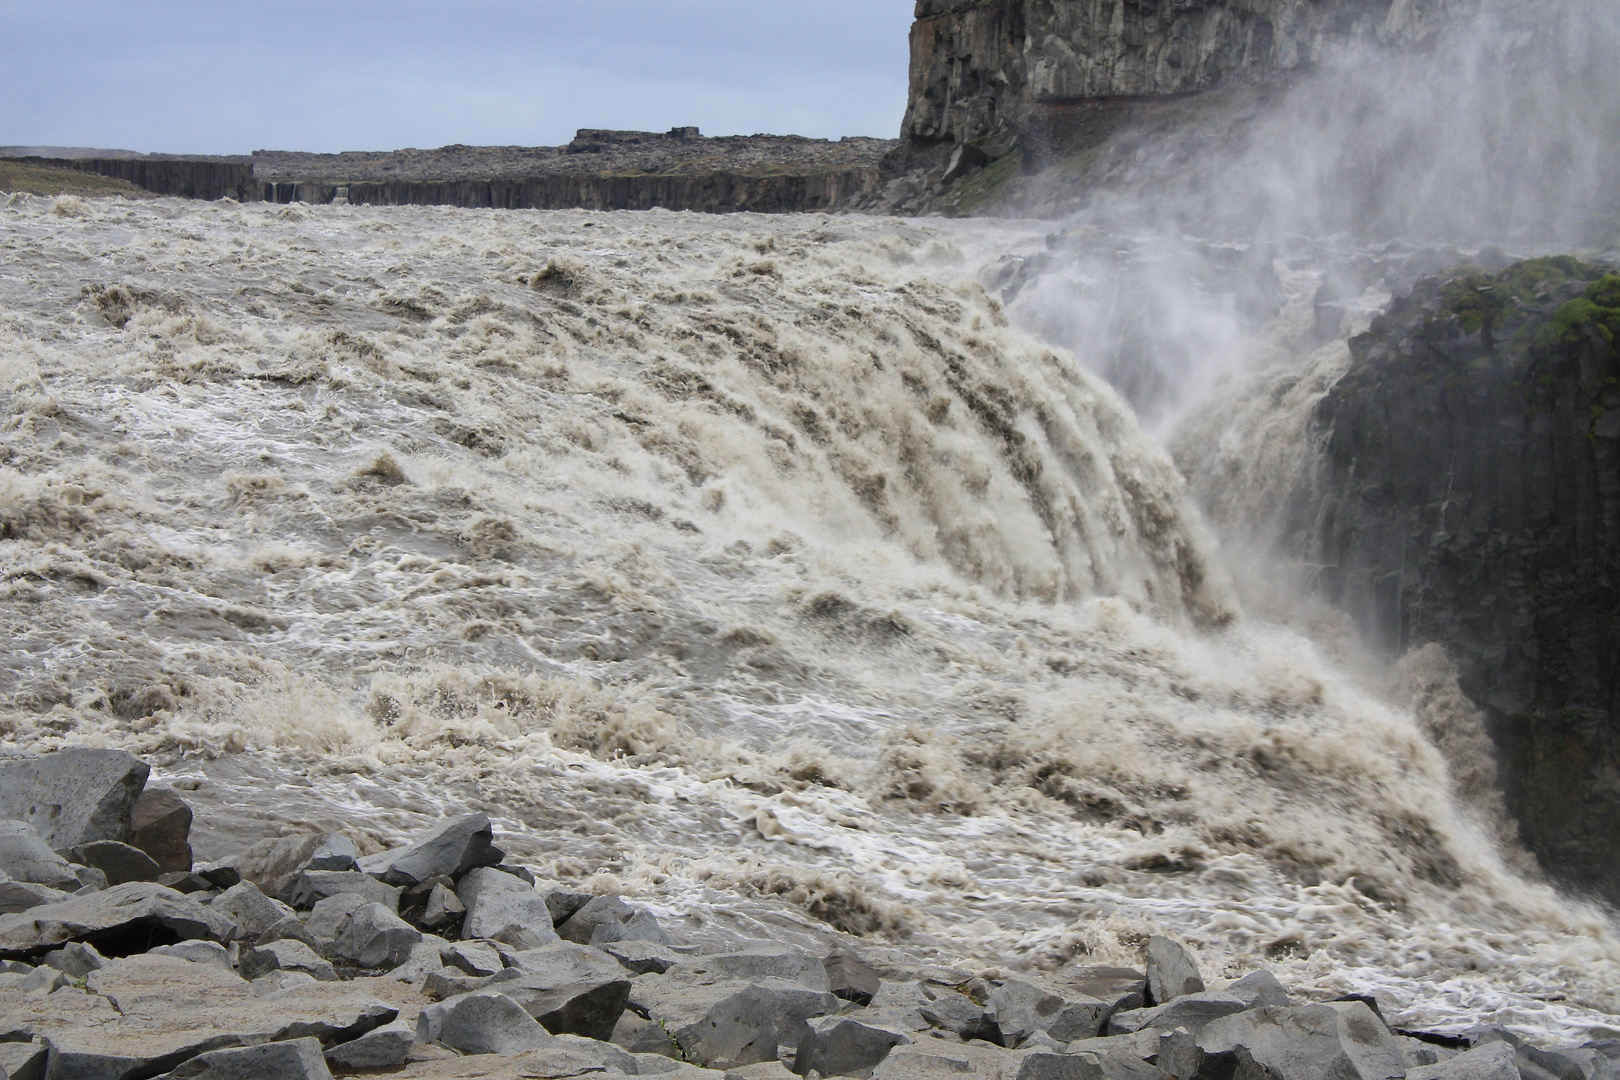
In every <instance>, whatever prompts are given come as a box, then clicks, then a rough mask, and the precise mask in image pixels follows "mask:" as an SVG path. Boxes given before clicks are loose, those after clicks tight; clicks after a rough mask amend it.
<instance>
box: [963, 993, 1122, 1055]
mask: <svg viewBox="0 0 1620 1080" xmlns="http://www.w3.org/2000/svg"><path fill="white" fill-rule="evenodd" d="M988 1004H989V1010H990V1012H991V1014H992V1015H993V1016H994V1017H995V1021H996V1025H997V1027H999V1028H1000V1029H1001V1035H1002V1039H1003V1041H1004V1042H1005V1043H1006V1044H1007V1045H1009V1046H1017V1045H1021V1044H1022V1043H1023V1042H1024V1041H1025V1040H1026V1039H1027V1038H1029V1036H1031V1035H1033V1034H1035V1033H1036V1032H1044V1033H1045V1034H1047V1035H1049V1036H1050V1037H1051V1038H1052V1039H1054V1040H1056V1041H1057V1042H1058V1043H1060V1044H1063V1045H1067V1044H1068V1043H1071V1042H1073V1041H1074V1040H1076V1039H1092V1038H1096V1036H1097V1034H1098V1032H1099V1031H1101V1030H1102V1026H1103V1024H1104V1023H1105V1022H1106V1021H1107V1019H1108V1014H1109V1013H1110V1012H1112V1011H1113V1010H1112V1007H1111V1006H1110V1005H1109V1003H1107V1002H1105V1001H1099V1000H1097V999H1096V998H1088V997H1081V996H1080V995H1075V996H1074V997H1072V998H1071V997H1065V996H1061V995H1059V994H1057V993H1055V992H1054V991H1053V990H1052V989H1051V988H1050V987H1047V986H1037V985H1036V984H1034V983H1031V982H1025V981H1023V980H1022V979H1008V980H1007V981H1006V982H1004V983H1002V984H1001V985H1000V986H998V987H997V988H996V989H994V990H992V991H991V992H990V998H989V1003H988Z"/></svg>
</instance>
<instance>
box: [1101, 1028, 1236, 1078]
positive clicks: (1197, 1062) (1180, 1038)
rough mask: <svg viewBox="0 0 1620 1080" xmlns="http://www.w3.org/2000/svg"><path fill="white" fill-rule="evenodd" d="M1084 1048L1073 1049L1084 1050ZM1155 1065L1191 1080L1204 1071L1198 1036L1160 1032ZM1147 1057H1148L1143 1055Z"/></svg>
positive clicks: (1178, 1030)
mask: <svg viewBox="0 0 1620 1080" xmlns="http://www.w3.org/2000/svg"><path fill="white" fill-rule="evenodd" d="M1083 1048H1084V1047H1083V1046H1077V1047H1072V1048H1071V1049H1077V1050H1078V1049H1083ZM1152 1049H1153V1051H1154V1053H1153V1055H1152V1058H1153V1063H1154V1064H1155V1065H1157V1066H1158V1067H1159V1069H1160V1071H1162V1072H1166V1073H1169V1074H1170V1075H1171V1076H1174V1077H1177V1078H1179V1080H1191V1078H1192V1077H1195V1076H1197V1075H1199V1073H1200V1072H1201V1071H1202V1070H1203V1067H1204V1062H1205V1060H1207V1057H1208V1055H1206V1054H1205V1053H1204V1052H1203V1051H1202V1050H1200V1049H1199V1048H1198V1036H1196V1035H1194V1034H1193V1033H1192V1032H1190V1031H1188V1030H1187V1029H1186V1028H1174V1029H1172V1030H1170V1031H1160V1032H1158V1037H1157V1039H1155V1045H1154V1046H1153V1048H1152ZM1143 1056H1146V1055H1143Z"/></svg>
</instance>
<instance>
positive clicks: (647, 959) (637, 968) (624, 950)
mask: <svg viewBox="0 0 1620 1080" xmlns="http://www.w3.org/2000/svg"><path fill="white" fill-rule="evenodd" d="M596 947H597V948H600V949H601V950H602V951H603V952H605V953H607V954H608V955H609V956H611V957H613V959H615V960H617V961H618V962H619V963H620V965H622V966H623V967H624V968H625V969H626V970H628V971H630V972H632V973H634V974H636V975H649V974H651V975H662V974H663V973H664V972H666V971H668V970H669V969H670V968H671V967H673V966H674V965H675V964H678V963H680V962H681V961H682V960H687V959H690V958H691V952H690V951H677V948H678V947H676V946H670V945H660V944H659V943H657V942H655V941H613V942H609V943H608V944H606V945H600V946H596Z"/></svg>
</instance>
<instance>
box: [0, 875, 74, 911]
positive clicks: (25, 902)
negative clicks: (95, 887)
mask: <svg viewBox="0 0 1620 1080" xmlns="http://www.w3.org/2000/svg"><path fill="white" fill-rule="evenodd" d="M75 891H77V890H75ZM68 895H69V894H68V893H66V892H63V891H62V890H60V889H52V888H48V887H46V886H44V885H35V884H32V883H30V882H26V881H0V915H15V914H16V913H17V912H19V911H27V910H28V909H29V908H36V907H39V905H41V904H54V903H57V902H58V901H61V900H66V899H67V898H68Z"/></svg>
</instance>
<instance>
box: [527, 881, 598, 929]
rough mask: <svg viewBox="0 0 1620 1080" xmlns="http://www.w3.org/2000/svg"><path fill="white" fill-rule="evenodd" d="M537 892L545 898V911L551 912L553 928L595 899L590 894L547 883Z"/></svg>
mask: <svg viewBox="0 0 1620 1080" xmlns="http://www.w3.org/2000/svg"><path fill="white" fill-rule="evenodd" d="M539 891H540V895H542V896H544V897H545V898H546V909H547V910H549V911H550V912H551V922H552V925H553V926H561V925H562V924H563V923H565V922H567V921H568V920H569V919H571V918H573V917H574V915H575V914H577V913H578V912H579V909H580V908H582V907H584V906H585V905H586V904H588V903H590V902H591V901H592V900H593V899H595V897H593V896H592V895H591V894H590V893H582V892H575V891H574V890H573V889H567V888H564V887H563V886H561V885H552V884H549V883H548V884H545V885H542V886H540V889H539Z"/></svg>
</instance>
